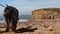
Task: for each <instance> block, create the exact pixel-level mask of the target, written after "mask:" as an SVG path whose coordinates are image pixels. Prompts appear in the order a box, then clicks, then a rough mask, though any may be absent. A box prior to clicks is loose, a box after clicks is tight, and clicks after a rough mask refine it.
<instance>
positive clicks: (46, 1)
mask: <svg viewBox="0 0 60 34" xmlns="http://www.w3.org/2000/svg"><path fill="white" fill-rule="evenodd" d="M0 4H2V5H4V6H6V5H5V4H8V5H10V6H14V7H16V8H17V9H18V11H19V15H31V13H32V11H33V10H37V9H41V8H60V0H0ZM4 9H5V7H2V6H0V14H2V15H3V11H4Z"/></svg>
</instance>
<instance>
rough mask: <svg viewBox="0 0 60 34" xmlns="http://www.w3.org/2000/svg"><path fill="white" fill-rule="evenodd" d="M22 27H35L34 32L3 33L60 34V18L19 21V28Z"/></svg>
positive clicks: (9, 33) (12, 33) (8, 33)
mask: <svg viewBox="0 0 60 34" xmlns="http://www.w3.org/2000/svg"><path fill="white" fill-rule="evenodd" d="M21 28H27V29H34V28H37V29H36V30H34V32H29V31H27V32H24V33H14V32H12V31H11V29H10V32H5V33H2V34H60V19H42V20H41V19H34V20H33V19H32V20H29V21H26V22H19V23H18V24H17V30H18V29H21Z"/></svg>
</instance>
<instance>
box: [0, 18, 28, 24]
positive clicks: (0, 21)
mask: <svg viewBox="0 0 60 34" xmlns="http://www.w3.org/2000/svg"><path fill="white" fill-rule="evenodd" d="M25 21H28V19H19V22H25ZM4 22H5V20H0V23H4Z"/></svg>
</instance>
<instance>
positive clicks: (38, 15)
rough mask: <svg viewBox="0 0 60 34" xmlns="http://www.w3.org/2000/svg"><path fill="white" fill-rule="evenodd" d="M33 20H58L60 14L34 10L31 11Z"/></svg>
mask: <svg viewBox="0 0 60 34" xmlns="http://www.w3.org/2000/svg"><path fill="white" fill-rule="evenodd" d="M32 18H33V19H56V18H60V13H58V12H57V11H48V10H34V11H32Z"/></svg>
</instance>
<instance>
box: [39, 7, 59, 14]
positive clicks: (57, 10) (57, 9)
mask: <svg viewBox="0 0 60 34" xmlns="http://www.w3.org/2000/svg"><path fill="white" fill-rule="evenodd" d="M39 10H46V11H56V12H58V13H60V8H42V9H39Z"/></svg>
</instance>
